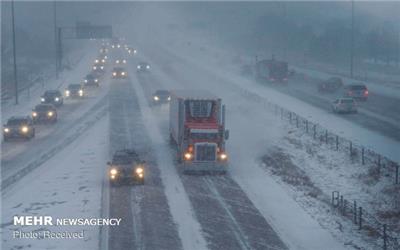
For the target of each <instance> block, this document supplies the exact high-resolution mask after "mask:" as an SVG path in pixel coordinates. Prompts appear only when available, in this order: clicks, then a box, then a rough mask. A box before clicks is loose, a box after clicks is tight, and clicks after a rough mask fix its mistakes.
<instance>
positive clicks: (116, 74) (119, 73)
mask: <svg viewBox="0 0 400 250" xmlns="http://www.w3.org/2000/svg"><path fill="white" fill-rule="evenodd" d="M127 76H128V72H127V71H126V70H125V69H124V68H122V67H114V68H113V71H112V78H114V79H120V78H122V79H124V78H126V77H127Z"/></svg>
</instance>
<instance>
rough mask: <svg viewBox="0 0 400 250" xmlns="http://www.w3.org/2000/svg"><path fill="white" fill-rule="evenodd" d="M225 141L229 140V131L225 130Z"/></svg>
mask: <svg viewBox="0 0 400 250" xmlns="http://www.w3.org/2000/svg"><path fill="white" fill-rule="evenodd" d="M224 137H225V140H228V139H229V130H228V129H227V130H225V134H224Z"/></svg>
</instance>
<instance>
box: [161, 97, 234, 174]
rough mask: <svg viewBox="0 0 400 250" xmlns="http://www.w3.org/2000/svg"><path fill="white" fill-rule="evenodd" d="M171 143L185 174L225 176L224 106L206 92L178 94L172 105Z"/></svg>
mask: <svg viewBox="0 0 400 250" xmlns="http://www.w3.org/2000/svg"><path fill="white" fill-rule="evenodd" d="M169 132H170V141H171V144H172V145H173V146H174V147H175V148H176V156H177V161H178V164H179V166H180V167H181V168H182V171H183V172H184V173H190V172H210V173H225V172H226V169H227V166H228V155H227V152H226V150H225V141H226V140H227V139H228V137H229V131H228V130H226V129H225V106H224V105H222V104H221V98H219V97H216V96H214V95H213V94H211V93H209V92H208V91H203V90H175V91H172V92H171V101H170V126H169Z"/></svg>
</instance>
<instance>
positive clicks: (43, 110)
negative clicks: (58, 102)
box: [32, 104, 57, 123]
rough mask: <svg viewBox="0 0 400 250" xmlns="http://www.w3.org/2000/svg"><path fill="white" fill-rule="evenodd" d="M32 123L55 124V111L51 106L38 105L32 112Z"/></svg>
mask: <svg viewBox="0 0 400 250" xmlns="http://www.w3.org/2000/svg"><path fill="white" fill-rule="evenodd" d="M32 121H33V122H34V123H41V122H43V123H55V122H57V110H56V107H54V105H52V104H39V105H36V106H35V108H34V109H33V110H32Z"/></svg>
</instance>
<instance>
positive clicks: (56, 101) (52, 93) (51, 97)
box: [40, 90, 64, 107]
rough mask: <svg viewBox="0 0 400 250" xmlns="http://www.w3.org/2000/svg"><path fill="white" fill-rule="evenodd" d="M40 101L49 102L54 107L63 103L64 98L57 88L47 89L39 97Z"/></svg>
mask: <svg viewBox="0 0 400 250" xmlns="http://www.w3.org/2000/svg"><path fill="white" fill-rule="evenodd" d="M40 102H41V103H50V104H53V105H54V106H56V107H59V106H61V105H63V103H64V98H63V96H62V94H61V92H60V91H59V90H47V91H46V92H44V94H43V95H42V96H41V97H40Z"/></svg>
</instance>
